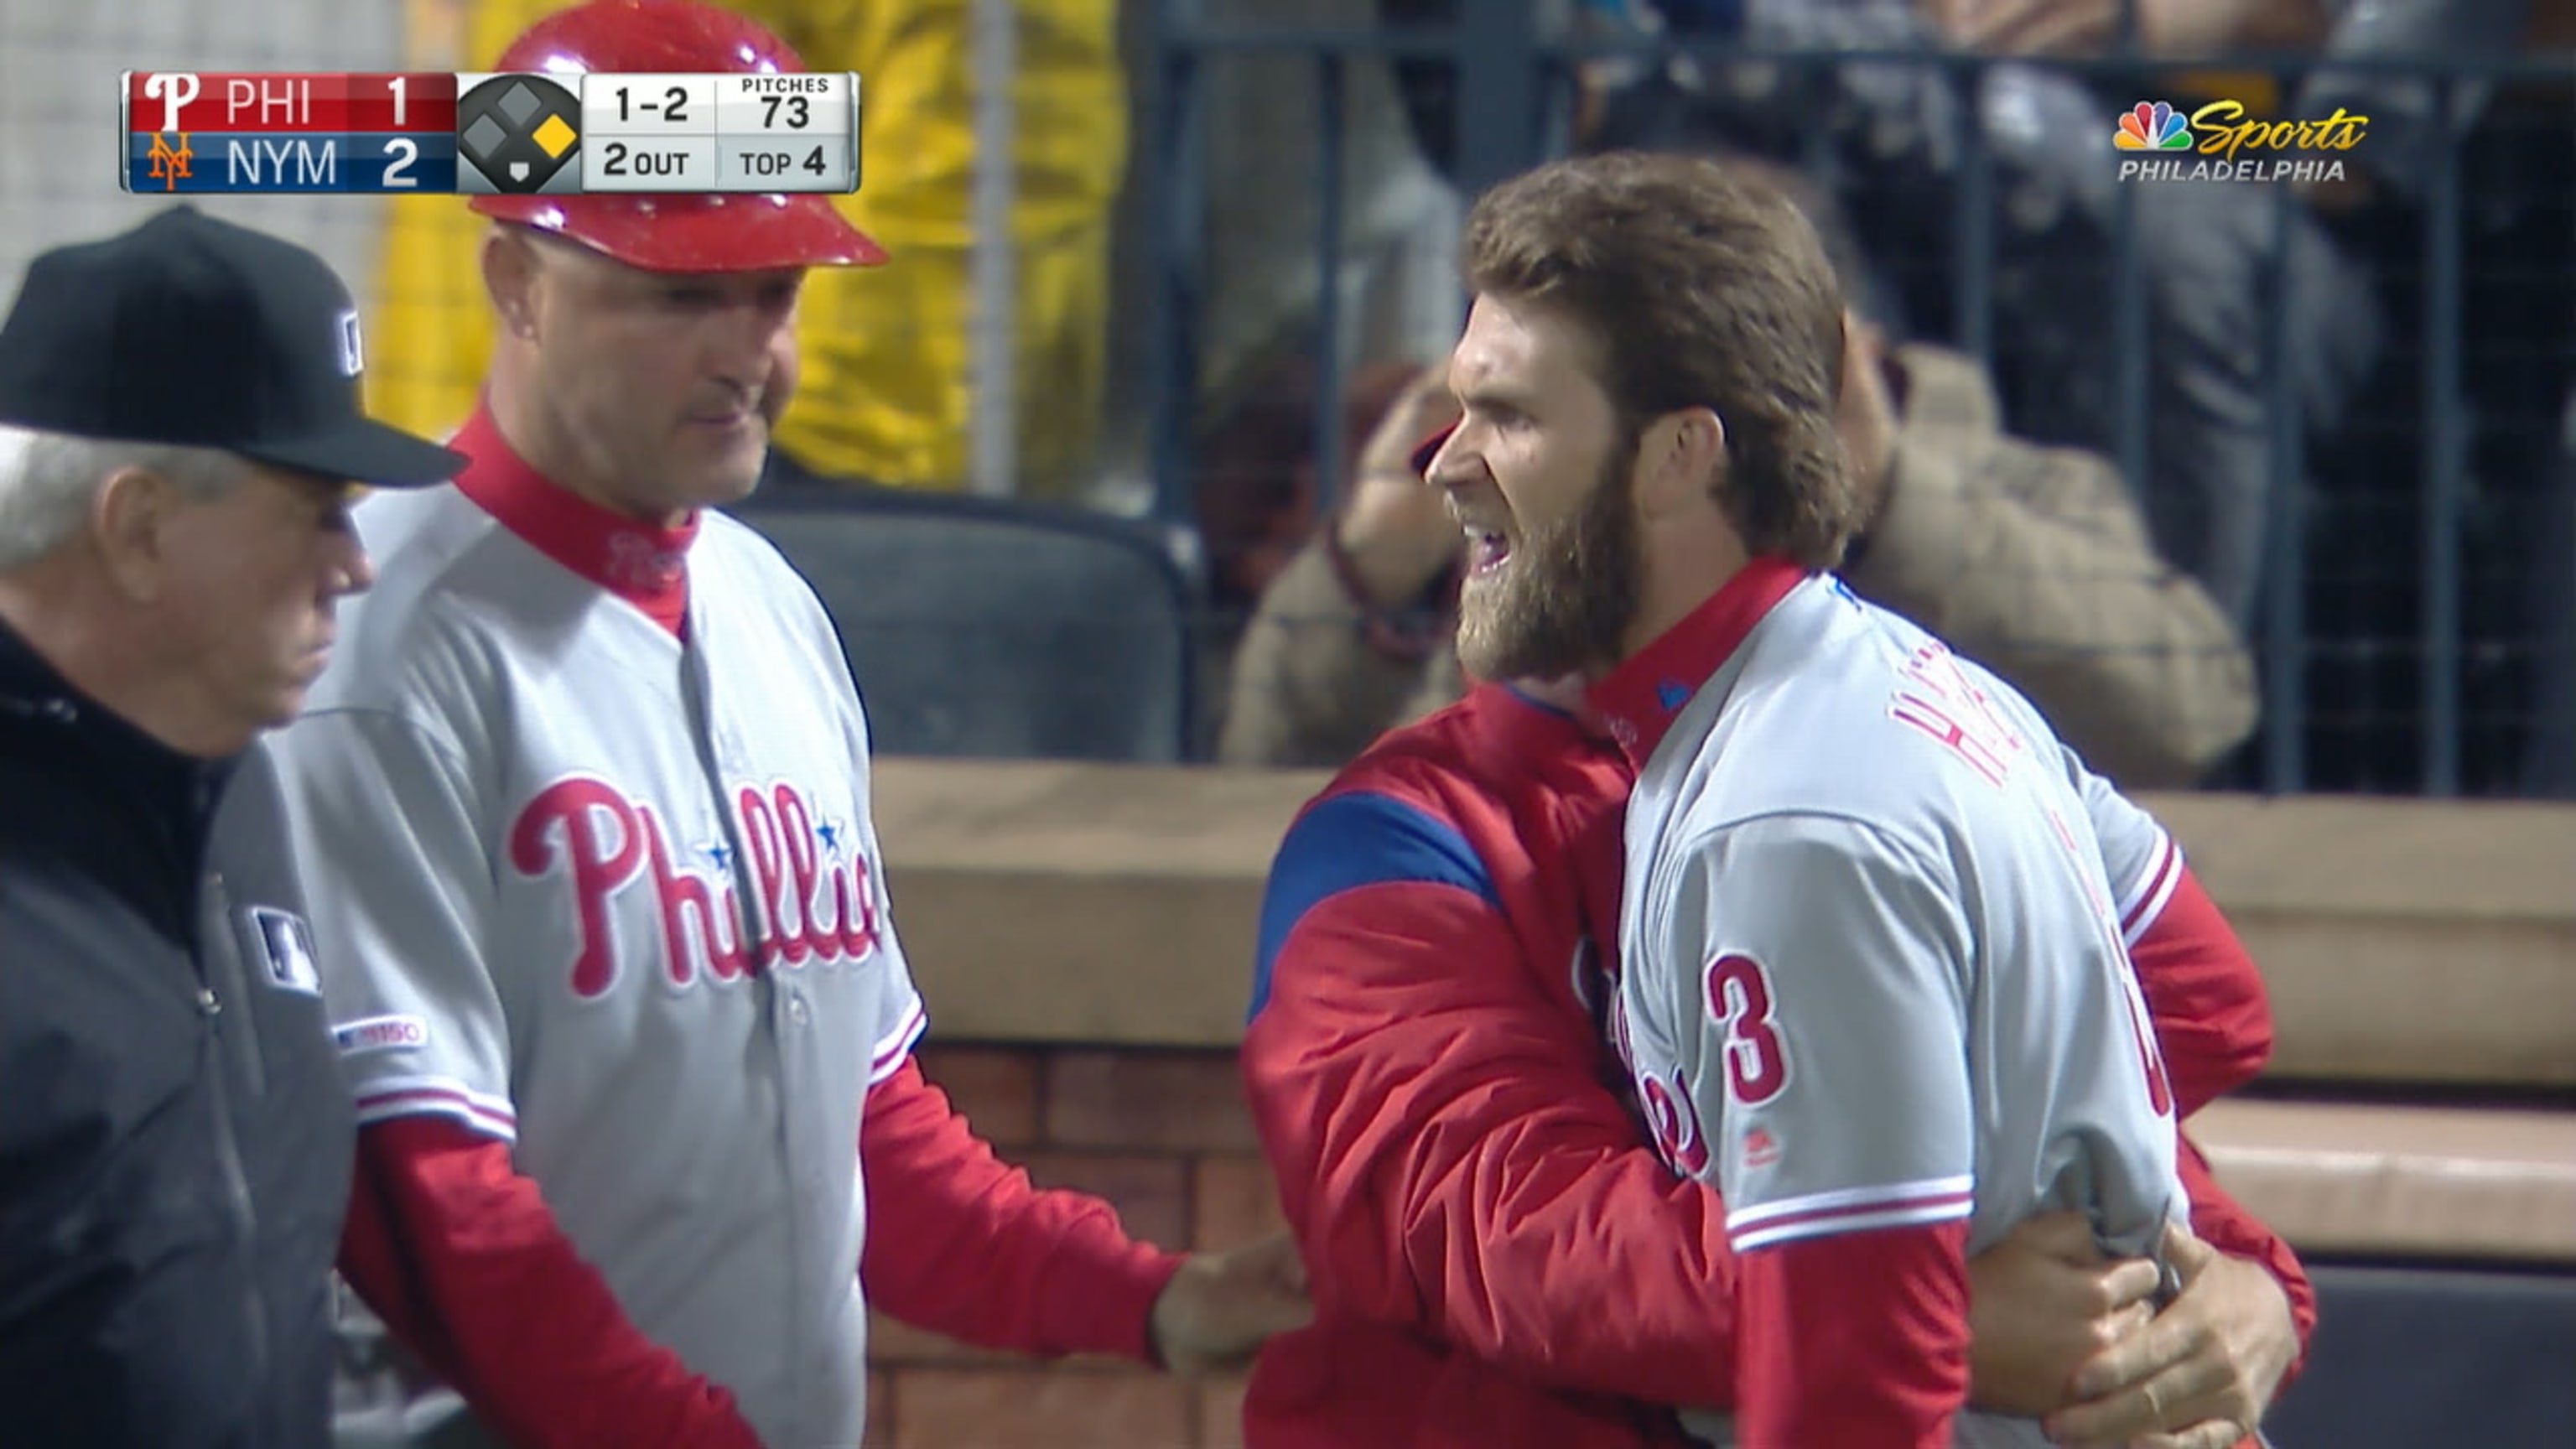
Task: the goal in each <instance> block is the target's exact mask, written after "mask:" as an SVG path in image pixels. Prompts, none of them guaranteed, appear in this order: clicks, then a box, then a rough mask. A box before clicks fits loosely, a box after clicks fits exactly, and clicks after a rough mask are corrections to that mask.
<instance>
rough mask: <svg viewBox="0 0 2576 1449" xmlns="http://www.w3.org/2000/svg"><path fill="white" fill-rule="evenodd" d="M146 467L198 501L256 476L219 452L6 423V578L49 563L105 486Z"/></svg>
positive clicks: (2, 530) (0, 453)
mask: <svg viewBox="0 0 2576 1449" xmlns="http://www.w3.org/2000/svg"><path fill="white" fill-rule="evenodd" d="M124 468H146V469H149V470H151V471H152V472H154V473H158V474H159V475H161V476H162V477H164V478H167V479H169V480H170V481H171V482H173V483H175V484H177V485H179V487H180V488H182V489H184V490H186V491H187V492H188V493H189V494H191V495H193V496H195V497H198V498H213V497H215V496H217V495H219V494H222V493H224V492H226V491H228V490H229V489H230V488H231V487H232V486H233V485H234V484H235V483H238V482H240V481H241V479H242V478H243V476H244V475H246V474H247V473H248V472H249V471H250V465H249V464H248V463H246V462H244V461H243V460H242V459H241V458H239V457H237V456H235V455H233V454H231V453H227V452H224V451H223V450H222V449H220V448H195V447H181V446H177V445H174V444H168V443H127V442H119V441H116V440H114V439H108V438H82V437H75V436H73V435H71V434H69V433H50V432H44V431H40V430H38V429H34V428H21V427H13V426H11V425H10V424H7V423H0V573H9V572H12V571H14V570H16V569H19V568H21V567H24V566H25V565H27V564H30V563H33V562H35V561H36V560H37V559H40V558H43V557H44V556H45V555H46V554H49V553H51V552H53V551H54V548H55V546H56V545H58V544H60V543H61V542H62V541H63V540H64V539H67V538H69V537H71V536H72V535H73V534H74V533H75V532H77V531H79V529H80V525H81V519H82V517H83V516H84V515H86V514H87V513H88V512H89V507H90V503H91V502H92V500H94V499H95V498H97V496H98V489H99V485H100V484H102V483H105V482H106V481H107V480H108V477H109V475H111V474H113V473H115V472H117V471H118V470H120V469H124Z"/></svg>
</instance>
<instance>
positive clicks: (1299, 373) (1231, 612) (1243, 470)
mask: <svg viewBox="0 0 2576 1449" xmlns="http://www.w3.org/2000/svg"><path fill="white" fill-rule="evenodd" d="M1420 372H1421V365H1420V364H1419V363H1415V362H1400V361H1393V360H1389V361H1383V362H1372V363H1365V364H1362V365H1361V366H1360V367H1359V368H1357V369H1356V370H1354V371H1353V372H1352V373H1351V374H1350V377H1349V379H1348V381H1347V382H1346V383H1345V384H1344V386H1343V388H1342V438H1343V441H1344V448H1343V454H1344V456H1343V458H1342V460H1341V477H1340V486H1341V490H1342V492H1344V493H1345V494H1347V493H1348V492H1349V491H1350V490H1351V489H1352V488H1353V487H1355V486H1357V483H1356V480H1357V475H1358V473H1359V471H1360V469H1361V467H1362V464H1361V461H1360V452H1361V444H1362V443H1363V442H1364V441H1365V440H1366V439H1368V438H1370V437H1373V436H1374V435H1375V434H1376V432H1377V430H1378V429H1379V427H1380V426H1381V425H1382V423H1383V422H1384V420H1385V418H1386V416H1387V413H1388V411H1389V410H1390V409H1392V408H1393V407H1395V406H1396V404H1397V403H1398V402H1399V400H1400V399H1401V398H1402V397H1403V396H1404V395H1405V393H1406V391H1407V388H1408V385H1409V384H1411V383H1412V381H1413V379H1414V378H1415V377H1416V376H1417V375H1418V374H1419V373H1420ZM1318 381H1319V380H1318V378H1317V376H1316V367H1315V365H1314V363H1313V361H1312V360H1311V359H1308V358H1306V357H1302V356H1291V357H1285V358H1282V359H1280V360H1278V361H1277V362H1275V363H1273V364H1272V365H1271V366H1270V367H1269V368H1267V369H1265V370H1264V371H1263V373H1262V375H1261V376H1260V378H1259V379H1258V384H1257V385H1256V386H1255V387H1253V388H1252V389H1251V390H1250V391H1249V392H1247V393H1246V394H1245V396H1244V397H1243V398H1242V400H1241V401H1239V402H1238V403H1237V404H1236V405H1235V406H1234V408H1233V409H1231V410H1230V411H1229V412H1228V413H1227V414H1226V415H1225V416H1224V417H1223V418H1222V419H1220V420H1219V421H1218V423H1217V424H1216V426H1215V427H1213V428H1211V429H1209V430H1208V432H1207V433H1206V435H1205V436H1204V437H1203V438H1201V440H1200V442H1199V450H1198V465H1199V467H1198V481H1197V485H1196V488H1195V490H1194V498H1193V504H1194V508H1195V511H1196V514H1197V519H1198V527H1199V538H1200V541H1201V546H1202V547H1203V548H1204V549H1205V550H1206V556H1207V574H1208V596H1207V609H1208V618H1207V620H1206V625H1205V627H1204V628H1202V629H1201V630H1200V633H1199V639H1200V643H1201V651H1202V652H1201V659H1200V663H1199V669H1200V674H1199V677H1200V678H1202V679H1228V678H1231V677H1232V676H1233V674H1234V667H1235V666H1234V659H1235V652H1236V650H1237V649H1239V648H1240V647H1241V645H1242V642H1243V633H1244V626H1245V624H1246V623H1247V621H1249V620H1250V618H1251V617H1252V613H1253V610H1254V607H1255V606H1256V605H1258V604H1259V603H1260V601H1261V599H1262V597H1263V595H1265V594H1267V593H1268V592H1269V591H1270V588H1271V586H1272V584H1273V583H1274V582H1275V581H1276V580H1277V579H1278V577H1279V575H1280V574H1281V573H1282V572H1283V571H1285V570H1286V569H1288V568H1289V567H1290V566H1292V565H1293V564H1294V563H1295V562H1296V560H1297V558H1298V556H1299V554H1300V553H1301V552H1302V551H1303V550H1304V548H1305V544H1306V541H1307V540H1308V539H1310V538H1312V537H1313V536H1314V533H1315V529H1316V528H1317V527H1318V526H1319V525H1318V524H1317V521H1316V510H1317V508H1318V507H1319V506H1320V493H1321V487H1322V478H1321V471H1322V470H1321V469H1320V468H1319V467H1318V466H1317V463H1318V458H1317V454H1316V449H1317V447H1318V446H1319V440H1318V439H1317V437H1316V432H1317V429H1316V426H1315V403H1316V398H1315V389H1316V387H1317V386H1318ZM1406 436H1407V437H1419V436H1421V430H1419V429H1417V430H1416V431H1414V432H1412V433H1409V434H1406ZM1199 693H1200V713H1201V716H1202V718H1201V719H1200V721H1199V728H1198V730H1197V731H1196V732H1195V734H1194V735H1193V738H1195V739H1199V740H1207V739H1213V738H1216V737H1217V734H1218V732H1219V731H1220V730H1221V729H1222V728H1223V724H1224V713H1225V706H1226V698H1225V692H1224V691H1223V690H1218V689H1206V690H1201V691H1200V692H1199ZM1360 743H1363V744H1364V743H1366V741H1365V740H1363V741H1361V742H1360ZM1357 749H1358V745H1356V744H1355V745H1353V746H1352V752H1353V753H1356V752H1357Z"/></svg>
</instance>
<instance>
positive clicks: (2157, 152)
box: [2111, 100, 2370, 184]
mask: <svg viewBox="0 0 2576 1449" xmlns="http://www.w3.org/2000/svg"><path fill="white" fill-rule="evenodd" d="M2369 130H2370V118H2369V117H2368V116H2356V115H2354V114H2352V113H2351V112H2350V111H2347V110H2345V109H2344V108H2343V107H2341V106H2337V107H2335V109H2334V114H2332V115H2330V116H2324V117H2314V118H2306V119H2292V120H2263V119H2257V118H2254V117H2251V116H2249V115H2248V114H2247V113H2246V108H2245V104H2244V103H2243V102H2242V101H2233V100H2217V101H2211V102H2210V103H2209V104H2207V105H2205V106H2202V107H2201V108H2200V109H2198V110H2196V111H2193V112H2192V113H2191V114H2190V115H2189V116H2185V115H2184V114H2183V113H2182V112H2180V111H2178V110H2175V109H2174V107H2173V105H2172V104H2171V103H2170V102H2167V101H2140V102H2138V103H2137V104H2136V105H2134V106H2131V107H2130V108H2129V109H2128V110H2126V111H2123V112H2121V113H2120V118H2119V123H2118V124H2117V125H2116V126H2114V127H2113V128H2112V130H2111V147H2112V149H2113V150H2114V151H2116V152H2117V153H2118V154H2119V158H2120V179H2121V180H2122V181H2288V182H2297V183H2304V184H2314V183H2319V182H2340V181H2342V180H2343V179H2344V175H2343V157H2342V155H2341V154H2340V153H2342V152H2345V151H2349V150H2351V149H2352V148H2353V147H2355V146H2358V145H2360V144H2361V139H2362V137H2363V136H2364V135H2365V134H2367V133H2368V131H2369Z"/></svg>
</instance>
